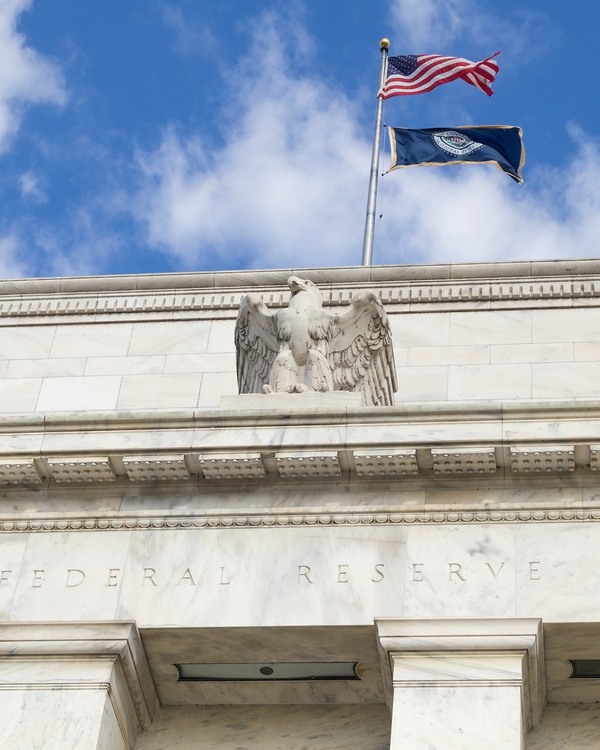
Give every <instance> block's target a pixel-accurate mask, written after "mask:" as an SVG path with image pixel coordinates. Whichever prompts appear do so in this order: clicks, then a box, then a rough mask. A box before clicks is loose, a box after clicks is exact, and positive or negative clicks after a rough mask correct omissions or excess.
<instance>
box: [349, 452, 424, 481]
mask: <svg viewBox="0 0 600 750" xmlns="http://www.w3.org/2000/svg"><path fill="white" fill-rule="evenodd" d="M352 455H353V456H354V466H355V467H356V473H357V474H358V476H359V477H384V476H387V477H394V476H398V477H406V476H416V475H417V474H418V473H419V465H418V463H417V453H416V450H415V449H414V448H405V449H404V450H402V451H389V452H388V451H385V452H383V451H382V452H377V453H374V452H373V451H357V450H355V451H352Z"/></svg>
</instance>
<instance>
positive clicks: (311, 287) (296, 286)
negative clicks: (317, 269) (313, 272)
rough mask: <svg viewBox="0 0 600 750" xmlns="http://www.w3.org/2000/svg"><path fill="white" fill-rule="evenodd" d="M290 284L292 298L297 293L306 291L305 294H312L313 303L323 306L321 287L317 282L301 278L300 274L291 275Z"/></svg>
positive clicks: (316, 305)
mask: <svg viewBox="0 0 600 750" xmlns="http://www.w3.org/2000/svg"><path fill="white" fill-rule="evenodd" d="M288 286H289V288H290V291H291V293H292V299H293V298H294V297H296V296H297V295H299V294H301V293H304V295H306V296H310V298H311V300H312V304H313V305H314V306H315V307H321V305H322V304H323V300H322V298H321V292H320V290H319V287H318V286H317V285H316V284H313V283H312V281H309V280H308V279H301V278H300V277H299V276H290V278H289V279H288ZM304 295H303V296H304Z"/></svg>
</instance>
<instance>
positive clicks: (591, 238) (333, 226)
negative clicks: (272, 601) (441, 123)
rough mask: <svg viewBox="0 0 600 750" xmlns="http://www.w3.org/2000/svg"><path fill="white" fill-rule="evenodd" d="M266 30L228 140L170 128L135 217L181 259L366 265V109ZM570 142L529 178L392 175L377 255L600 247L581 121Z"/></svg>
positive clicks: (410, 259)
mask: <svg viewBox="0 0 600 750" xmlns="http://www.w3.org/2000/svg"><path fill="white" fill-rule="evenodd" d="M260 33H261V34H262V36H261V37H259V38H258V39H257V42H256V45H255V48H254V50H253V51H252V53H251V56H250V58H249V59H254V61H255V64H256V67H255V68H249V67H248V65H246V67H245V74H246V79H245V81H244V87H243V89H241V90H240V91H238V92H233V93H232V94H231V96H230V97H229V104H228V105H227V106H228V109H227V112H226V113H225V114H223V113H216V114H215V117H221V118H222V121H223V122H224V123H225V127H224V130H223V143H222V144H221V145H218V146H215V145H214V144H209V143H208V142H207V141H205V140H203V139H202V137H201V136H200V135H195V136H187V137H185V136H183V135H181V134H180V133H179V132H178V131H177V129H176V128H174V127H172V128H170V129H168V130H167V131H166V132H165V134H164V138H163V140H162V143H161V144H160V146H159V147H158V148H157V149H156V150H155V151H152V152H140V153H139V154H138V162H139V165H140V167H141V171H142V178H141V187H140V189H139V191H138V193H137V195H136V196H134V199H133V202H132V203H133V206H134V209H133V210H134V212H135V215H136V217H137V219H138V220H139V221H140V222H141V223H142V226H143V227H144V231H145V233H146V239H147V241H148V243H149V244H150V245H151V246H152V247H154V248H158V249H161V250H163V251H164V252H166V253H167V254H169V255H171V256H172V257H174V258H175V259H176V261H177V263H178V264H179V265H180V267H186V268H192V267H204V268H211V267H212V268H215V267H216V268H218V267H229V268H234V267H245V266H249V267H290V266H304V267H308V266H324V265H355V264H358V263H360V257H361V246H362V233H363V228H364V210H365V203H366V192H367V178H368V169H369V161H370V149H371V143H370V141H369V140H368V136H365V135H363V134H362V133H361V131H360V128H359V125H358V105H355V104H354V103H352V102H350V101H348V100H347V99H345V98H343V97H342V96H340V94H339V91H337V90H335V89H334V88H328V87H327V86H326V85H325V84H324V83H323V82H321V81H319V80H318V79H314V78H309V77H298V76H297V75H296V74H294V73H293V72H290V67H291V66H288V65H285V64H283V55H284V52H283V50H282V48H281V46H280V44H279V41H278V38H277V35H276V34H275V33H274V31H273V26H272V24H267V25H266V27H264V28H263V29H262V30H261V32H260ZM265 35H268V39H266V38H265ZM285 54H293V51H290V50H289V49H286V51H285ZM235 80H238V81H239V80H240V79H239V78H236V79H235ZM571 137H572V139H573V151H574V156H573V157H572V159H571V161H570V162H569V163H568V164H566V166H564V167H563V168H547V169H543V170H538V171H537V173H536V172H535V171H534V170H527V168H526V170H525V177H526V180H527V184H526V185H525V186H518V185H516V184H515V183H514V182H513V181H512V180H511V179H510V178H509V177H508V176H506V175H504V174H502V173H501V172H499V171H498V170H497V169H496V168H495V167H492V166H478V167H475V166H472V167H468V166H467V167H448V168H445V169H439V168H415V169H408V170H401V171H398V172H394V173H391V174H389V175H387V176H386V177H385V178H383V179H382V180H381V181H380V185H381V190H380V196H381V197H382V201H383V204H382V205H383V213H384V218H383V220H382V221H381V223H380V224H379V225H378V227H377V237H376V248H375V256H374V260H375V262H376V263H378V264H382V263H415V262H449V261H452V262H453V261H466V260H472V261H475V260H484V259H515V258H521V259H522V258H556V257H585V256H595V255H598V252H599V248H598V242H597V237H599V236H600V197H599V196H600V155H599V151H598V145H597V144H596V143H594V142H593V141H591V140H589V139H588V138H586V137H585V136H584V135H583V134H582V133H581V132H579V131H577V129H575V128H571ZM386 160H387V157H386ZM381 210H382V209H381V206H380V208H379V210H378V213H380V212H381Z"/></svg>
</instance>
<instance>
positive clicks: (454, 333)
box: [450, 310, 531, 346]
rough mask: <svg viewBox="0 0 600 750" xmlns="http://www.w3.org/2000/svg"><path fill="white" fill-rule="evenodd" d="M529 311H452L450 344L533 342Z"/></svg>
mask: <svg viewBox="0 0 600 750" xmlns="http://www.w3.org/2000/svg"><path fill="white" fill-rule="evenodd" d="M530 343H531V311H530V310H486V311H485V312H479V311H478V312H455V313H450V344H451V345H452V346H456V345H473V344H530Z"/></svg>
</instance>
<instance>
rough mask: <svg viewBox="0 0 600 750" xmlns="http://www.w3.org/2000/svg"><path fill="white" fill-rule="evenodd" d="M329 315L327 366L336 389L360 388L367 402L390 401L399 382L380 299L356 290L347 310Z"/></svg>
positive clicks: (388, 328)
mask: <svg viewBox="0 0 600 750" xmlns="http://www.w3.org/2000/svg"><path fill="white" fill-rule="evenodd" d="M332 317H333V321H332V322H333V326H332V336H331V339H330V343H329V366H330V367H331V371H332V374H333V382H334V388H335V390H336V391H337V390H340V391H359V392H362V394H363V398H364V402H365V404H366V405H367V406H370V405H373V406H391V405H393V403H394V393H395V392H396V391H397V390H398V382H397V379H396V365H395V362H394V349H393V348H392V332H391V330H390V323H389V320H388V316H387V314H386V312H385V310H384V309H383V305H382V304H381V302H380V301H379V300H378V299H377V297H376V296H375V295H374V294H372V293H371V292H359V293H358V294H356V295H355V296H354V298H353V299H352V302H351V303H350V307H349V309H348V310H346V311H345V312H343V313H340V314H337V315H333V316H332Z"/></svg>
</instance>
